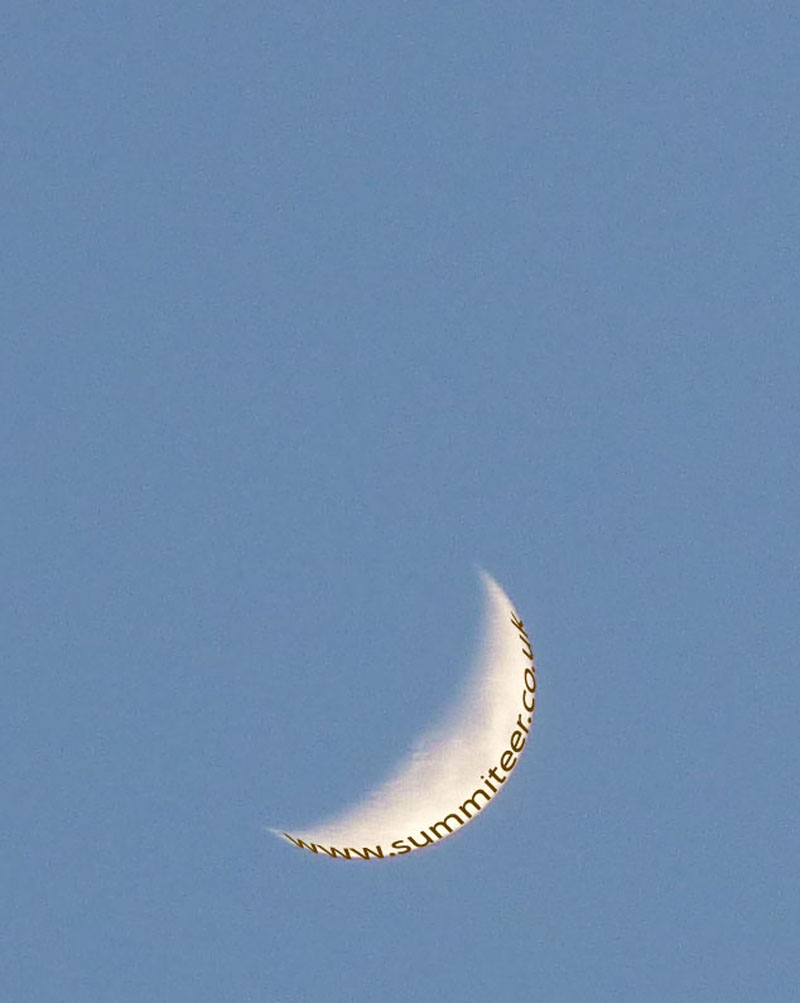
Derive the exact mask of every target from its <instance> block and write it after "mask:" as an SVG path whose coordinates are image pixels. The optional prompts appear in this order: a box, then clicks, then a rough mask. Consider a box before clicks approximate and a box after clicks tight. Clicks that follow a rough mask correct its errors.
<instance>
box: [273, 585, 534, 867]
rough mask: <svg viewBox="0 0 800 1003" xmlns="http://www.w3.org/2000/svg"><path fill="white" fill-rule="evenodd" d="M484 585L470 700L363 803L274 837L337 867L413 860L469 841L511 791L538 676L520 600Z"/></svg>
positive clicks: (418, 745)
mask: <svg viewBox="0 0 800 1003" xmlns="http://www.w3.org/2000/svg"><path fill="white" fill-rule="evenodd" d="M481 577H482V580H483V587H484V590H485V612H484V629H483V641H482V645H481V647H480V652H479V656H478V658H477V660H476V663H475V668H474V670H473V672H472V675H471V676H470V678H469V679H468V681H467V685H466V687H465V689H464V692H463V694H462V696H461V699H460V700H458V701H457V702H456V704H455V706H454V707H453V708H452V709H451V710H450V712H449V713H448V714H447V715H446V716H445V717H444V719H443V720H442V721H441V722H440V723H439V725H438V726H437V727H435V728H434V729H432V730H431V731H430V732H428V733H427V734H426V735H424V736H423V737H422V738H421V739H420V740H419V741H417V743H416V744H415V745H414V747H413V748H412V750H411V752H410V753H409V755H408V756H407V758H406V759H405V760H404V761H403V762H401V763H400V765H399V766H398V767H397V768H396V769H395V771H394V773H393V774H392V775H391V776H390V777H389V778H388V779H387V780H386V781H385V782H384V783H383V784H382V785H381V786H380V787H378V788H377V789H376V790H374V791H373V792H372V793H371V794H369V795H367V796H366V797H365V798H364V799H363V800H362V801H360V802H358V803H357V804H355V805H354V806H352V807H350V808H349V809H347V810H346V811H344V812H343V813H342V814H339V815H336V816H334V817H333V818H330V819H328V820H326V821H323V822H320V823H319V824H318V825H316V826H311V827H309V828H308V829H304V830H303V831H300V832H293V833H289V832H284V831H283V830H278V829H273V830H271V831H272V832H274V833H275V834H276V835H278V836H281V837H284V838H285V839H287V840H288V841H289V842H290V843H291V844H292V845H293V846H296V847H298V848H300V849H302V850H306V851H310V852H311V853H315V854H317V855H318V856H323V857H325V856H327V857H331V858H334V859H343V860H381V859H386V858H387V857H398V856H405V855H406V854H408V853H413V852H415V851H416V850H420V849H425V848H427V847H429V846H434V845H436V844H437V843H439V842H441V841H442V840H443V839H446V838H448V837H449V836H451V835H453V834H454V833H456V832H459V831H460V830H461V829H462V828H464V826H466V825H468V824H469V823H470V822H471V821H473V820H474V819H475V818H476V817H477V815H478V814H479V813H480V812H482V811H483V810H484V808H485V807H486V806H487V805H488V804H489V803H490V801H492V800H493V799H494V798H495V797H496V796H497V795H498V794H499V793H500V792H501V791H502V790H503V789H504V788H505V785H506V783H507V782H508V780H509V778H510V776H511V773H512V772H513V771H514V770H515V769H516V767H517V764H518V763H519V760H520V757H521V755H522V753H523V752H524V749H525V747H526V745H527V743H528V740H529V738H530V730H531V727H532V724H533V717H534V709H535V706H536V667H535V665H534V658H533V649H532V648H531V643H530V640H529V638H528V633H527V631H526V630H525V625H524V623H523V622H522V619H521V618H520V617H519V615H518V614H517V612H516V610H515V609H514V607H513V605H512V603H511V600H510V599H509V598H508V596H507V595H506V593H505V592H504V591H503V589H502V588H501V587H500V586H499V585H498V584H497V582H496V581H495V580H494V579H493V578H492V577H491V576H490V575H488V574H486V573H485V572H482V573H481Z"/></svg>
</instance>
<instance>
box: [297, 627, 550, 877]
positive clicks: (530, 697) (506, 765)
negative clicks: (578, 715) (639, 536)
mask: <svg viewBox="0 0 800 1003" xmlns="http://www.w3.org/2000/svg"><path fill="white" fill-rule="evenodd" d="M511 622H512V623H513V624H514V626H515V627H516V629H517V632H518V634H519V638H520V640H521V641H522V652H523V654H524V655H525V657H526V658H527V659H528V660H529V662H530V664H529V665H528V666H526V668H525V673H524V681H525V685H524V689H523V690H522V706H523V709H524V713H525V715H526V716H527V724H526V722H524V721H523V714H522V713H520V714H518V715H517V720H516V724H517V725H518V727H517V728H516V729H515V730H514V731H512V733H511V735H510V736H509V739H508V745H509V748H508V749H506V750H505V751H504V752H503V753H502V755H501V756H500V762H499V765H497V766H493V767H492V768H491V769H490V770H487V772H486V774H481V780H482V781H483V784H484V786H485V787H486V788H488V792H487V790H485V789H484V786H481V787H476V789H475V790H474V791H473V792H472V794H471V796H470V797H468V798H467V799H466V800H465V801H463V802H462V803H461V804H460V805H459V806H458V808H456V809H454V810H453V811H451V812H448V813H447V814H446V815H445V817H444V818H443V819H441V820H440V821H438V822H434V823H433V824H432V825H429V826H428V828H427V829H420V832H419V835H420V838H421V840H422V841H421V842H418V841H417V840H416V838H415V837H414V836H405V837H404V838H402V839H395V840H394V841H393V842H392V844H391V846H392V849H391V850H389V851H388V852H387V853H384V851H383V847H382V846H381V845H380V844H378V845H376V846H363V847H362V848H361V849H360V850H357V849H356V848H355V847H353V846H348V847H346V848H345V849H339V848H338V847H336V846H323V845H322V844H321V843H306V842H305V841H304V840H302V839H299V838H295V837H294V836H291V835H289V833H288V832H284V834H283V835H284V836H285V837H286V838H287V839H288V840H289V841H290V842H291V843H293V844H294V845H295V846H297V847H299V848H300V849H302V850H310V851H311V853H325V854H327V855H328V856H329V857H341V858H342V859H344V860H373V859H380V858H383V857H397V856H401V855H402V854H404V853H411V851H412V850H413V849H418V850H421V849H423V848H424V847H426V846H430V845H431V844H433V843H434V840H439V839H443V838H444V837H445V836H447V835H449V834H450V833H452V832H456V831H457V828H456V827H461V826H462V825H465V824H466V822H468V821H469V820H470V819H471V818H472V816H473V812H474V813H475V814H477V813H478V812H479V811H480V810H481V808H483V807H484V805H486V804H488V803H489V801H491V799H492V797H494V795H495V794H496V793H497V792H498V791H499V789H500V787H501V786H502V785H503V784H504V783H505V782H506V780H507V779H508V776H509V774H510V773H511V771H512V770H513V769H514V767H515V766H516V764H517V756H518V753H520V752H521V751H522V749H523V747H524V745H525V740H526V736H527V735H528V732H529V728H528V727H527V725H530V724H531V723H532V721H533V712H534V708H535V706H536V666H535V665H534V662H533V651H532V649H531V643H530V639H529V638H528V633H527V631H526V630H525V626H524V624H523V622H522V620H520V619H518V617H517V616H516V614H515V613H512V614H511ZM478 798H482V799H483V800H482V801H481V802H479V801H478ZM409 844H411V845H409Z"/></svg>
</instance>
